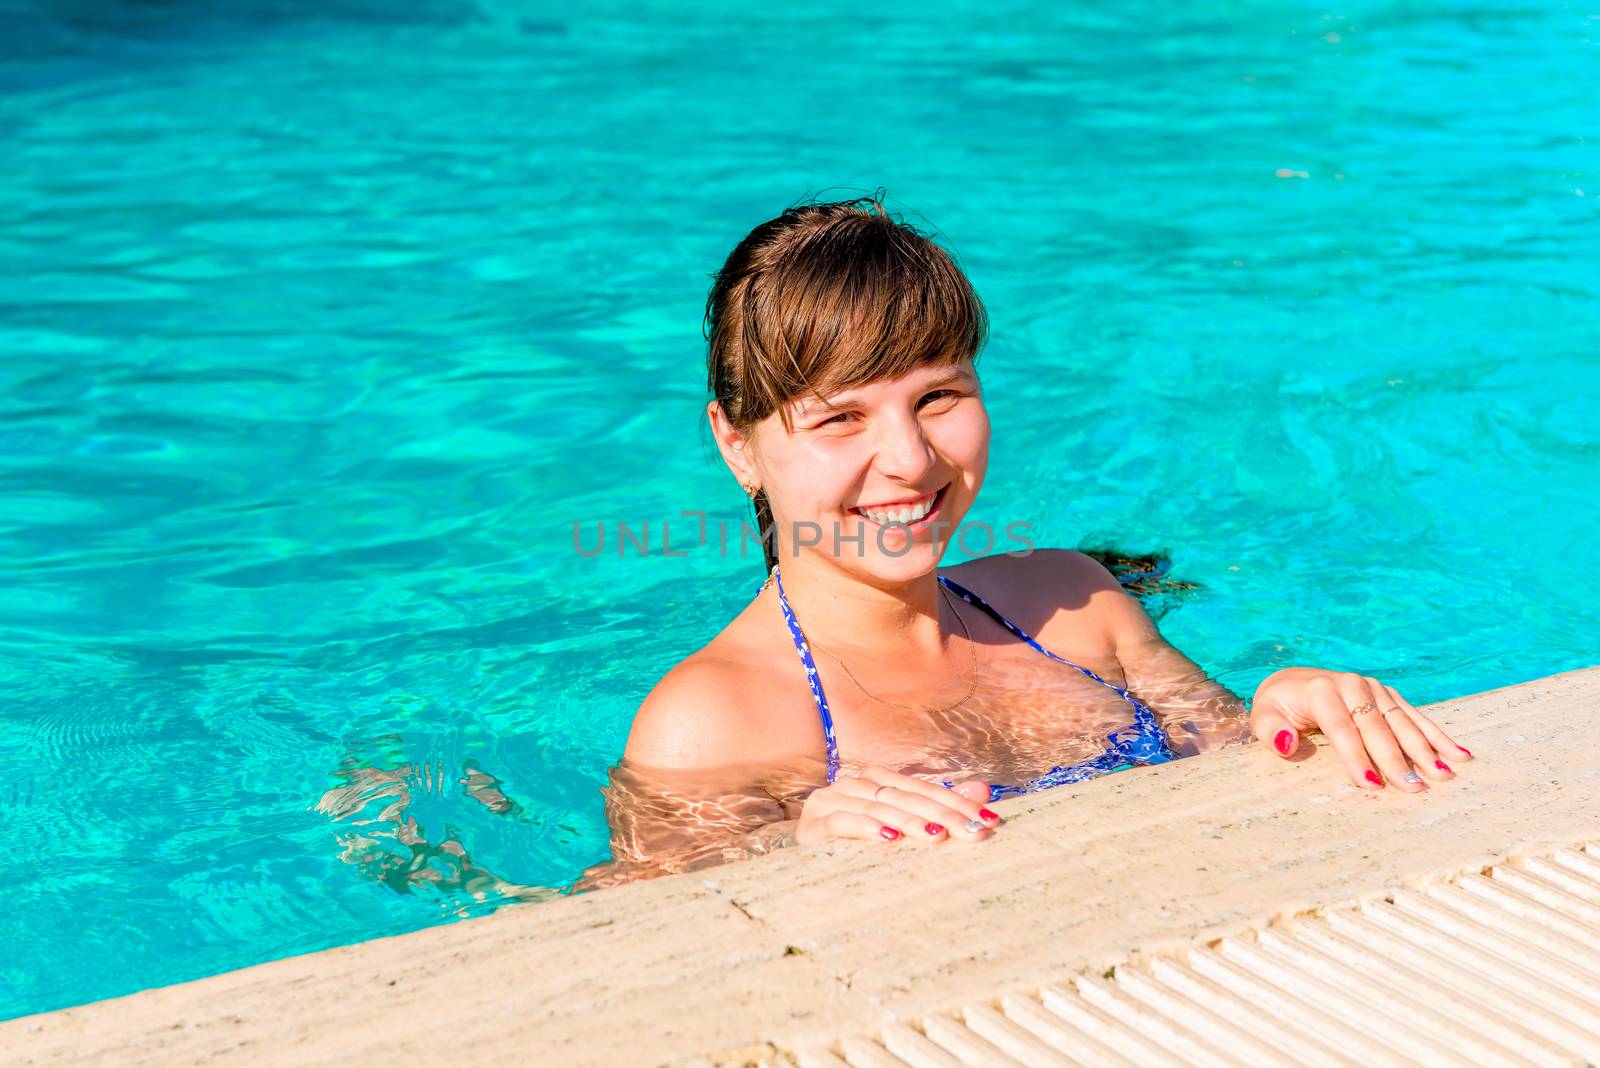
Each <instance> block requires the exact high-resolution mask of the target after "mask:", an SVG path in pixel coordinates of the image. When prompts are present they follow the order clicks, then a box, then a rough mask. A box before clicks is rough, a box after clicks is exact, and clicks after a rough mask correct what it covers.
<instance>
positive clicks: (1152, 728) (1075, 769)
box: [756, 566, 1177, 801]
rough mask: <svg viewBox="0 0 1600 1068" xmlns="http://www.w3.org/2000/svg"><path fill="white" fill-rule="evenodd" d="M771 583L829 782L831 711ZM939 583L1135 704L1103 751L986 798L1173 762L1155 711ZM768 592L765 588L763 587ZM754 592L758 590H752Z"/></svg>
mask: <svg viewBox="0 0 1600 1068" xmlns="http://www.w3.org/2000/svg"><path fill="white" fill-rule="evenodd" d="M771 578H772V580H773V581H774V582H775V583H776V584H777V587H778V604H779V605H780V606H782V608H783V619H784V622H785V623H787V624H789V636H790V637H791V638H793V639H794V648H795V651H796V652H797V653H799V654H800V663H801V664H802V665H803V666H804V667H805V669H806V681H807V682H808V683H809V684H810V685H811V696H812V697H814V698H816V701H817V713H818V714H819V715H820V716H821V717H822V736H823V738H824V739H825V740H826V741H827V745H828V782H829V783H832V782H833V781H834V779H835V778H837V777H838V773H839V746H838V743H837V742H835V741H834V737H833V713H832V712H830V711H829V710H828V699H827V697H825V696H824V695H823V693H822V680H821V679H820V678H818V676H817V664H816V661H814V660H812V659H811V647H810V646H809V645H808V644H807V642H806V637H805V635H804V634H802V633H801V632H800V621H799V620H798V619H796V618H795V615H794V609H792V608H790V607H789V598H788V597H787V596H785V595H784V592H783V579H782V577H781V576H779V574H778V569H777V567H776V566H774V567H773V569H772V575H771ZM939 581H940V582H942V583H943V584H944V585H945V588H947V589H949V590H950V591H951V592H952V593H954V594H955V595H956V596H958V597H960V598H961V599H962V600H963V601H965V602H967V603H968V604H970V605H975V606H976V607H978V608H980V609H982V610H983V611H984V612H986V613H988V615H989V616H990V617H992V618H993V619H994V621H995V622H996V623H999V624H1000V625H1001V626H1002V627H1004V628H1006V630H1009V631H1010V632H1011V633H1012V634H1015V635H1016V636H1017V637H1018V638H1020V639H1022V640H1023V641H1024V642H1026V643H1027V644H1028V645H1030V646H1032V647H1033V648H1034V649H1037V650H1038V651H1039V652H1041V653H1043V654H1044V655H1045V656H1048V657H1049V658H1050V659H1051V660H1054V661H1056V662H1057V663H1060V664H1065V665H1067V667H1070V668H1075V669H1076V670H1078V671H1081V672H1083V673H1084V674H1085V675H1087V676H1089V677H1090V678H1091V679H1093V680H1094V681H1095V682H1098V683H1099V684H1100V685H1102V686H1105V687H1107V688H1109V689H1112V690H1115V691H1116V692H1117V694H1118V695H1120V696H1121V697H1122V699H1123V700H1124V701H1127V702H1128V704H1130V705H1132V706H1133V726H1131V727H1127V728H1124V729H1122V730H1117V731H1112V732H1111V733H1110V734H1108V735H1106V741H1107V742H1109V743H1110V744H1109V745H1108V746H1106V751H1105V752H1103V753H1101V754H1100V755H1099V756H1097V757H1094V758H1093V759H1091V760H1085V761H1083V762H1082V763H1081V764H1068V765H1057V766H1056V767H1053V768H1051V769H1050V770H1049V771H1047V772H1045V773H1044V774H1043V775H1041V776H1039V777H1038V778H1037V779H1032V780H1029V781H1028V782H1025V783H1023V784H1022V785H1021V786H999V785H996V784H993V783H991V784H990V786H989V800H990V801H998V800H999V799H1000V798H1002V797H1014V796H1016V795H1018V794H1027V793H1033V792H1034V791H1036V790H1048V789H1049V788H1050V787H1052V786H1064V785H1066V784H1067V783H1072V782H1082V781H1084V780H1085V779H1092V778H1094V777H1095V776H1097V775H1104V774H1105V773H1106V772H1109V771H1121V770H1122V769H1123V768H1131V767H1134V766H1135V765H1139V764H1164V763H1166V762H1167V761H1169V760H1174V759H1176V758H1177V754H1176V753H1174V752H1173V751H1172V746H1171V744H1170V743H1169V742H1168V741H1167V735H1166V732H1165V731H1163V730H1162V729H1161V723H1160V721H1159V720H1157V719H1156V716H1155V713H1154V712H1152V711H1150V709H1149V708H1148V707H1147V706H1146V705H1145V704H1144V703H1143V702H1141V701H1140V700H1139V699H1138V698H1136V697H1134V696H1133V695H1132V694H1131V693H1129V692H1128V691H1127V690H1124V689H1123V688H1122V687H1121V686H1117V685H1114V684H1112V683H1109V682H1107V681H1106V680H1105V679H1102V678H1101V677H1100V676H1099V675H1096V674H1095V673H1094V672H1092V671H1090V670H1089V669H1088V668H1086V667H1079V666H1078V665H1077V664H1074V663H1073V662H1072V661H1070V660H1065V659H1063V658H1061V657H1059V656H1057V655H1056V654H1055V653H1052V652H1051V651H1050V650H1048V649H1046V648H1045V647H1044V646H1042V645H1040V644H1039V643H1038V642H1036V641H1034V640H1033V638H1032V637H1030V636H1029V635H1028V634H1027V633H1026V632H1025V631H1024V630H1023V629H1022V628H1021V627H1019V626H1017V625H1016V624H1015V623H1013V622H1011V620H1009V619H1007V618H1006V617H1005V616H1003V615H1001V614H1000V613H999V612H997V611H995V609H994V608H993V607H991V606H990V605H989V603H988V602H987V601H985V600H984V599H983V598H982V597H979V596H978V595H977V594H975V593H973V592H972V591H971V590H968V589H966V588H965V587H963V586H961V585H960V584H959V583H957V582H955V581H954V580H952V579H948V578H945V577H944V576H943V575H940V576H939ZM762 588H763V589H765V588H766V584H765V583H763V584H762ZM756 592H757V593H759V592H760V590H757V591H756ZM943 785H945V786H951V785H953V783H951V782H945V783H944V784H943Z"/></svg>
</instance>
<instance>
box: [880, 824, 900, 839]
mask: <svg viewBox="0 0 1600 1068" xmlns="http://www.w3.org/2000/svg"><path fill="white" fill-rule="evenodd" d="M878 833H879V834H881V835H883V836H884V837H885V838H887V839H888V840H889V841H891V842H892V841H894V840H895V839H896V838H899V837H900V832H899V831H897V830H895V829H894V828H893V827H885V828H884V829H883V830H881V831H879V832H878Z"/></svg>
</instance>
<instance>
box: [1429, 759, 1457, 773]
mask: <svg viewBox="0 0 1600 1068" xmlns="http://www.w3.org/2000/svg"><path fill="white" fill-rule="evenodd" d="M1433 766H1434V767H1436V768H1438V769H1439V770H1440V771H1449V770H1450V765H1449V764H1446V763H1445V762H1444V761H1442V760H1435V761H1434V762H1433ZM1452 774H1453V773H1452Z"/></svg>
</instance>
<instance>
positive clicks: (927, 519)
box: [850, 482, 950, 534]
mask: <svg viewBox="0 0 1600 1068" xmlns="http://www.w3.org/2000/svg"><path fill="white" fill-rule="evenodd" d="M949 492H950V483H948V482H947V483H945V484H944V485H943V486H941V487H939V490H938V492H937V493H935V494H934V495H933V505H932V507H930V508H929V509H928V514H927V515H925V516H923V517H922V518H921V519H918V520H916V521H915V522H911V523H899V522H892V523H880V522H878V521H877V520H876V519H873V518H872V517H871V516H869V515H867V514H865V513H864V512H862V511H861V509H859V508H851V509H850V514H851V515H853V516H855V517H856V518H857V519H860V520H862V521H864V522H867V523H871V524H872V525H873V526H875V527H891V526H897V527H901V528H903V529H904V530H906V531H907V532H908V533H911V534H916V533H917V532H919V531H921V530H925V529H927V527H928V525H929V524H930V523H932V522H933V521H934V520H936V519H938V518H939V515H940V513H941V512H942V511H943V509H944V499H945V495H946V494H947V493H949Z"/></svg>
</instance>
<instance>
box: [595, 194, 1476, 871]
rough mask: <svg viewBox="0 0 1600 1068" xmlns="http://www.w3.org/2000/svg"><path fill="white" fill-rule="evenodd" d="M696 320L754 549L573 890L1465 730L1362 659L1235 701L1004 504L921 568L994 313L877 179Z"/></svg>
mask: <svg viewBox="0 0 1600 1068" xmlns="http://www.w3.org/2000/svg"><path fill="white" fill-rule="evenodd" d="M706 319H707V328H708V332H707V336H708V340H709V380H710V387H711V392H712V394H713V398H714V399H713V400H712V401H711V402H710V403H709V404H708V406H707V414H708V417H709V419H710V423H711V428H712V431H713V433H714V435H715V438H716V442H717V446H718V448H719V450H720V451H721V454H722V458H723V460H724V461H726V463H727V465H728V468H729V470H730V471H731V472H732V473H733V475H734V477H735V478H736V479H737V480H738V482H739V483H740V484H741V485H742V486H743V487H744V489H745V492H746V493H747V494H748V495H749V496H751V498H752V499H753V500H754V502H755V511H756V517H757V521H758V526H759V527H760V528H761V529H762V530H764V531H770V537H768V538H767V539H766V541H765V544H764V548H765V553H766V565H767V568H768V572H769V574H768V576H767V581H766V583H765V584H764V585H762V586H761V588H760V591H759V592H758V593H757V595H756V596H755V597H754V599H753V600H752V601H751V602H750V604H749V606H748V607H746V608H745V609H744V610H743V611H742V612H740V613H739V615H738V616H736V617H735V618H734V619H733V620H732V622H730V623H729V624H728V625H727V626H726V627H724V628H723V630H722V631H721V633H719V634H718V635H717V636H716V637H715V638H713V639H712V640H711V642H710V643H709V644H707V645H706V646H705V647H704V648H702V649H700V650H699V651H697V652H695V653H694V654H693V655H692V656H689V657H688V658H687V659H685V660H684V661H682V662H681V663H679V664H678V665H677V666H676V667H674V668H673V669H672V670H671V671H669V672H668V673H667V674H666V676H665V677H664V678H662V679H661V680H660V682H659V683H658V684H657V685H656V686H655V687H654V689H652V690H651V692H650V694H649V696H648V697H647V698H646V699H645V701H644V703H643V705H642V706H641V707H640V709H639V711H638V714H637V716H636V717H635V719H634V723H633V728H632V732H631V734H630V736H629V739H628V744H627V749H626V752H625V754H624V759H623V760H622V761H621V762H620V763H619V765H618V767H617V768H616V769H615V770H614V771H613V774H612V788H611V790H610V791H609V793H608V816H609V817H610V820H611V824H612V828H613V835H614V837H613V853H614V854H615V856H616V858H617V862H616V864H615V865H612V866H603V867H602V868H601V869H594V870H592V871H591V873H590V874H589V876H588V877H587V878H586V880H584V881H581V882H580V883H579V884H578V886H579V888H580V889H587V888H589V887H592V886H595V885H601V884H603V883H604V882H610V881H616V880H620V879H621V878H627V877H636V875H637V874H642V873H643V872H640V871H638V869H640V868H648V869H652V870H653V871H655V872H660V871H667V870H686V869H688V868H693V867H698V866H701V865H703V864H704V863H707V862H716V861H720V860H723V859H728V858H731V857H735V856H740V855H748V854H750V853H753V852H762V851H765V850H766V849H768V848H770V847H771V846H772V845H774V844H777V843H780V842H784V841H794V842H798V843H801V844H807V843H814V842H820V841H823V840H825V839H830V838H854V839H867V840H873V841H876V842H878V843H879V844H880V845H883V846H884V847H885V848H889V843H891V842H900V841H903V840H912V841H918V842H929V843H943V842H946V841H949V840H952V839H955V840H961V841H977V840H981V839H985V838H987V837H989V836H990V835H992V834H994V833H995V832H996V830H997V829H998V828H999V826H1000V823H1001V821H1000V817H999V816H998V815H996V814H995V813H994V812H993V811H992V810H991V809H989V807H988V805H989V804H990V803H991V802H992V801H993V800H994V799H996V798H999V797H1003V796H1007V795H1010V794H1015V793H1022V792H1028V791H1031V790H1036V789H1043V788H1045V787H1048V786H1053V785H1058V784H1060V783H1065V782H1076V781H1080V780H1082V779H1086V778H1091V777H1093V776H1095V775H1099V774H1102V773H1104V772H1108V771H1114V770H1119V769H1121V768H1124V767H1128V766H1136V765H1143V764H1154V763H1161V762H1164V761H1167V760H1170V759H1172V758H1173V757H1174V756H1180V755H1189V754H1192V753H1197V752H1201V751H1204V750H1207V749H1213V748H1216V747H1218V746H1220V745H1224V744H1227V743H1228V742H1230V741H1242V740H1246V739H1248V738H1249V736H1250V735H1251V734H1253V735H1254V736H1255V737H1256V738H1259V739H1261V740H1262V741H1264V742H1266V743H1267V744H1268V745H1269V746H1271V747H1272V749H1273V751H1274V752H1275V753H1277V754H1278V755H1279V756H1280V757H1284V758H1289V757H1291V756H1293V755H1294V754H1295V753H1296V752H1297V750H1298V749H1299V748H1300V738H1301V735H1302V734H1304V733H1306V732H1308V731H1313V730H1320V731H1321V732H1322V733H1323V734H1324V735H1325V736H1327V738H1328V739H1329V741H1330V742H1331V743H1332V746H1333V749H1334V751H1335V752H1336V753H1337V755H1338V759H1339V760H1340V761H1342V763H1343V764H1344V767H1345V770H1346V771H1347V773H1348V774H1349V776H1350V780H1351V781H1352V782H1353V783H1354V784H1355V785H1356V786H1357V787H1359V788H1361V789H1363V790H1367V791H1373V792H1376V791H1380V790H1384V789H1389V788H1397V789H1400V790H1405V791H1419V790H1424V789H1427V786H1426V784H1425V783H1424V781H1423V778H1422V776H1423V775H1425V776H1427V777H1428V778H1430V779H1435V780H1445V779H1449V778H1451V777H1452V776H1453V772H1452V771H1451V769H1450V767H1449V762H1450V761H1459V760H1467V759H1470V758H1471V754H1470V753H1469V752H1468V751H1467V750H1466V749H1464V748H1462V747H1461V746H1459V745H1456V744H1455V743H1454V742H1453V741H1452V740H1451V739H1450V738H1449V737H1447V736H1446V735H1445V733H1444V731H1442V730H1441V729H1440V728H1439V727H1438V726H1437V725H1436V724H1434V723H1433V722H1432V721H1431V720H1430V719H1429V718H1428V717H1427V716H1425V715H1423V714H1422V713H1420V712H1418V711H1417V710H1416V709H1415V708H1413V707H1412V706H1411V705H1410V704H1409V703H1408V702H1407V701H1406V699H1405V698H1404V697H1403V696H1401V695H1400V694H1399V693H1397V692H1396V691H1395V690H1394V688H1393V687H1391V686H1388V685H1386V684H1384V683H1383V682H1381V681H1379V680H1378V679H1374V678H1370V677H1367V676H1365V675H1360V674H1356V673H1353V672H1348V671H1334V670H1325V669H1321V668H1314V667H1286V668H1282V669H1280V670H1277V671H1274V672H1273V673H1272V674H1270V675H1268V676H1267V677H1266V678H1265V679H1264V680H1262V682H1261V684H1260V686H1258V687H1257V688H1256V691H1255V695H1254V700H1253V701H1252V702H1251V704H1250V706H1249V707H1248V708H1247V707H1246V706H1245V704H1244V703H1243V702H1242V701H1240V699H1239V698H1238V697H1237V696H1236V695H1234V694H1233V693H1231V692H1229V691H1228V690H1227V689H1226V688H1225V687H1223V686H1221V685H1220V684H1218V683H1216V682H1214V681H1212V680H1210V679H1209V678H1208V677H1207V676H1206V675H1205V673H1204V672H1203V671H1202V670H1201V669H1200V668H1199V667H1198V666H1197V665H1196V664H1195V663H1194V662H1193V661H1191V660H1189V659H1188V658H1187V657H1185V656H1184V655H1183V654H1182V653H1181V652H1179V651H1178V650H1177V649H1175V648H1173V647H1172V646H1171V645H1169V644H1168V643H1167V642H1166V641H1165V640H1164V639H1163V638H1162V636H1161V634H1160V633H1159V632H1158V630H1157V628H1156V626H1155V624H1154V623H1153V622H1152V621H1151V619H1150V617H1149V616H1148V615H1147V614H1146V613H1145V611H1144V609H1143V608H1142V607H1141V606H1140V604H1139V603H1138V601H1136V600H1135V599H1134V598H1132V597H1130V596H1129V595H1128V594H1126V593H1124V592H1123V590H1122V588H1121V585H1120V583H1119V582H1118V581H1117V580H1116V579H1115V578H1114V577H1113V576H1112V575H1111V574H1110V573H1109V572H1108V571H1107V570H1106V569H1105V568H1104V567H1102V566H1101V565H1100V564H1099V563H1098V562H1097V561H1096V560H1094V559H1093V558H1092V557H1089V556H1087V555H1085V554H1083V553H1079V552H1075V551H1072V550H1068V549H1034V550H1032V551H1028V546H1027V544H1026V542H1025V540H1024V539H1018V538H1017V537H1016V527H1008V528H1007V534H1008V538H1007V540H1006V542H1005V547H1006V551H1002V552H997V553H995V554H993V555H990V556H986V557H983V558H981V559H974V560H970V561H968V562H966V563H962V564H959V565H956V566H953V567H946V568H940V566H939V561H940V559H941V557H942V556H943V554H944V551H945V549H946V547H947V546H948V545H949V542H950V540H952V537H953V532H955V531H957V530H958V528H959V527H960V524H961V522H962V519H963V517H964V516H965V515H966V514H967V512H968V510H969V509H970V508H971V507H972V503H973V501H974V500H975V499H976V498H977V495H978V491H979V489H980V488H981V486H982V485H983V479H984V472H985V469H986V467H987V464H988V456H989V438H990V424H989V417H988V413H987V411H986V410H985V406H984V399H983V391H982V388H981V384H980V382H979V379H978V376H977V372H976V369H975V367H974V360H975V358H976V357H977V355H978V352H979V350H980V349H981V348H982V346H983V343H984V341H985V339H986V335H987V319H986V313H985V311H984V309H983V306H982V304H981V303H980V301H979V299H978V297H977V295H976V293H975V292H974V291H973V289H972V287H971V285H970V284H969V283H968V281H967V279H966V277H965V276H964V275H963V274H962V272H961V271H960V269H959V268H958V267H957V266H956V265H955V263H954V262H953V261H952V260H951V259H950V257H949V256H947V255H946V254H945V252H944V251H943V250H942V249H940V248H939V247H938V246H937V245H936V244H934V243H933V242H932V241H930V240H929V239H928V238H926V237H925V236H923V235H922V234H920V233H919V232H917V231H916V230H915V229H913V228H911V227H909V226H907V225H905V224H903V223H901V222H899V221H897V220H893V219H891V218H889V217H888V216H887V214H886V213H885V212H884V211H883V208H882V205H881V203H880V202H879V201H878V200H876V199H871V198H862V199H861V200H856V201H846V202H840V203H828V204H809V205H803V206H800V207H796V208H792V209H790V210H788V211H786V212H784V213H783V214H782V215H781V216H779V217H778V218H776V219H773V220H771V221H769V222H765V223H762V224H761V225H760V226H758V227H756V228H755V229H754V230H753V231H751V233H750V234H749V235H748V236H747V237H746V238H745V239H744V240H743V241H741V242H740V243H739V245H738V247H736V248H735V249H734V250H733V252H732V254H731V255H729V257H728V260H727V262H726V263H725V264H724V266H723V268H722V270H721V271H719V272H718V273H717V275H716V278H715V283H714V285H713V287H712V291H711V294H710V298H709V301H708V305H707V312H706ZM1019 518H1025V517H1019ZM1021 526H1022V527H1023V528H1024V529H1025V528H1026V526H1027V524H1026V523H1022V524H1021ZM980 533H981V532H980ZM972 540H976V541H982V540H984V539H983V538H982V537H978V538H974V539H972ZM995 540H996V542H998V541H999V540H1000V539H999V538H998V537H997V538H996V539H995ZM964 544H965V543H964ZM819 653H820V654H822V655H821V656H820V657H817V656H814V655H813V654H819ZM1136 694H1137V695H1138V696H1135V695H1136ZM1414 769H1420V771H1421V775H1419V774H1418V771H1417V770H1414ZM629 869H632V870H633V873H634V874H632V875H630V874H626V873H627V872H628V870H629Z"/></svg>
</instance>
